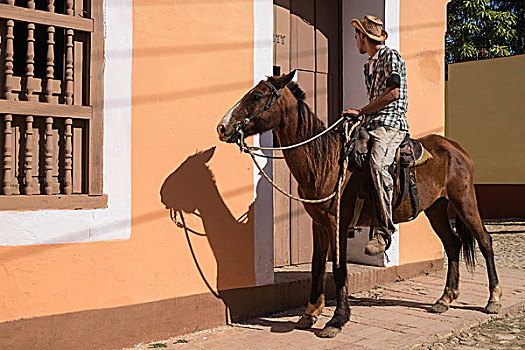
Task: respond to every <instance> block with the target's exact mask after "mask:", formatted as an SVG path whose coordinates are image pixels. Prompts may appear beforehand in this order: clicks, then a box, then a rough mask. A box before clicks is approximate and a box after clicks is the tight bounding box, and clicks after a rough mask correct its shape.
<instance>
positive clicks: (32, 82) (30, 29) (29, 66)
mask: <svg viewBox="0 0 525 350" xmlns="http://www.w3.org/2000/svg"><path fill="white" fill-rule="evenodd" d="M34 76H35V25H34V24H33V23H29V24H28V25H27V54H26V84H25V85H26V97H27V100H28V101H32V102H38V96H36V95H33V92H34V91H35V89H38V91H41V90H40V79H35V78H34Z"/></svg>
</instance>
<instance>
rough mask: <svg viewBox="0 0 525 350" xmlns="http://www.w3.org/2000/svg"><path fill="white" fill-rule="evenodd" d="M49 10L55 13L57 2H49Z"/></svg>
mask: <svg viewBox="0 0 525 350" xmlns="http://www.w3.org/2000/svg"><path fill="white" fill-rule="evenodd" d="M47 10H48V11H49V12H55V0H47Z"/></svg>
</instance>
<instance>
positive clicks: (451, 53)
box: [445, 0, 525, 63]
mask: <svg viewBox="0 0 525 350" xmlns="http://www.w3.org/2000/svg"><path fill="white" fill-rule="evenodd" d="M524 8H525V0H452V1H450V2H449V4H448V28H447V33H446V38H445V58H446V61H447V63H454V62H464V61H471V60H479V59H484V58H492V57H502V56H509V55H514V54H521V53H525V50H524V47H525V45H524V44H525V43H524V40H525V39H524V38H525V23H524V18H523V16H524Z"/></svg>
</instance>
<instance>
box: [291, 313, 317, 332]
mask: <svg viewBox="0 0 525 350" xmlns="http://www.w3.org/2000/svg"><path fill="white" fill-rule="evenodd" d="M315 322H317V317H315V316H310V315H304V314H303V315H302V316H301V318H300V319H299V321H297V323H296V324H295V328H297V329H307V328H310V327H312V326H313V325H314V324H315Z"/></svg>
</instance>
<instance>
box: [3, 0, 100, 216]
mask: <svg viewBox="0 0 525 350" xmlns="http://www.w3.org/2000/svg"><path fill="white" fill-rule="evenodd" d="M4 2H5V3H0V33H1V43H0V50H1V55H0V136H1V137H0V154H1V155H2V159H1V160H0V179H1V182H0V185H1V191H0V192H1V195H0V210H37V209H93V208H101V207H105V206H106V204H107V197H106V196H105V195H103V193H102V140H103V134H102V133H103V96H104V93H103V79H104V75H103V71H104V57H103V54H104V53H103V50H104V35H103V29H104V28H103V18H102V1H96V0H95V1H93V0H40V1H39V0H36V1H35V0H4Z"/></svg>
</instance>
